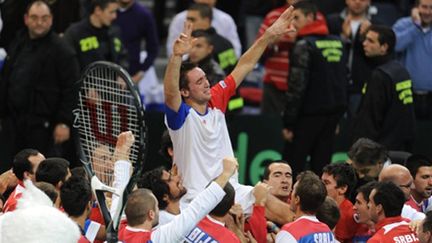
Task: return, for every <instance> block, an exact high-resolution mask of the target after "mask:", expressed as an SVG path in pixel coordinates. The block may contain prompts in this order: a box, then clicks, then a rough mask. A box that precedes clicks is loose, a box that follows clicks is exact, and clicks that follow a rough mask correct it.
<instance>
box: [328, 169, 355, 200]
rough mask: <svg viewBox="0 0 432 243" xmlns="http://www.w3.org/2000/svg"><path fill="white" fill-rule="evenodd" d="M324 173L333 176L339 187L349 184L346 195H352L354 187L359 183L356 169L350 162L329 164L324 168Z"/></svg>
mask: <svg viewBox="0 0 432 243" xmlns="http://www.w3.org/2000/svg"><path fill="white" fill-rule="evenodd" d="M323 173H327V174H329V175H332V176H333V178H334V179H335V181H336V187H337V188H340V187H343V186H347V190H346V192H345V197H347V198H348V197H350V195H351V192H352V190H353V188H354V187H355V185H356V184H357V176H356V173H355V170H354V168H353V167H352V166H351V165H350V164H347V163H341V164H328V165H326V166H325V167H324V168H323Z"/></svg>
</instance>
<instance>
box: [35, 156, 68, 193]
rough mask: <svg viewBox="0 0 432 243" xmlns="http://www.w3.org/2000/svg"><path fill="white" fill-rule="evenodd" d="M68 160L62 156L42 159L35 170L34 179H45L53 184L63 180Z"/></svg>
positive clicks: (55, 184) (65, 175)
mask: <svg viewBox="0 0 432 243" xmlns="http://www.w3.org/2000/svg"><path fill="white" fill-rule="evenodd" d="M68 169H69V162H68V161H67V160H65V159H63V158H48V159H45V160H44V161H42V162H41V163H40V164H39V166H38V168H37V170H36V181H45V182H48V183H50V184H52V185H53V186H57V184H58V183H59V182H65V180H66V177H67V175H68Z"/></svg>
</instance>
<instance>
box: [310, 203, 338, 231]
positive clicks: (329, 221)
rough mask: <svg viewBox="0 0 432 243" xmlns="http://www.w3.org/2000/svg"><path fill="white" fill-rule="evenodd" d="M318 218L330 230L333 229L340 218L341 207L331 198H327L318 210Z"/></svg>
mask: <svg viewBox="0 0 432 243" xmlns="http://www.w3.org/2000/svg"><path fill="white" fill-rule="evenodd" d="M316 217H317V219H318V220H319V221H321V222H323V223H324V224H326V225H327V226H328V227H329V228H330V229H333V228H334V227H335V226H336V224H337V222H338V221H339V218H340V212H339V207H338V205H337V204H336V201H335V200H334V199H333V198H331V197H326V199H325V200H324V202H323V204H322V205H321V207H320V208H319V209H318V211H317V213H316Z"/></svg>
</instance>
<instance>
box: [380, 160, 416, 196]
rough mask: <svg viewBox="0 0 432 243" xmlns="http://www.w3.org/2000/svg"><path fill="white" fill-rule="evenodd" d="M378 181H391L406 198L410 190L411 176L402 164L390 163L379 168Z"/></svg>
mask: <svg viewBox="0 0 432 243" xmlns="http://www.w3.org/2000/svg"><path fill="white" fill-rule="evenodd" d="M379 181H380V182H387V181H389V182H393V183H394V184H396V185H397V186H398V187H399V188H400V189H402V191H403V192H404V194H405V197H406V198H407V199H408V198H409V195H410V192H411V185H412V182H413V178H412V176H411V174H410V172H409V170H408V169H407V168H406V167H405V166H402V165H398V164H392V165H389V166H387V167H385V168H383V169H382V170H381V173H380V174H379Z"/></svg>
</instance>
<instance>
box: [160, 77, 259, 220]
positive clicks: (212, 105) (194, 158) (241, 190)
mask: <svg viewBox="0 0 432 243" xmlns="http://www.w3.org/2000/svg"><path fill="white" fill-rule="evenodd" d="M235 88H236V83H235V81H234V79H233V77H232V76H228V77H227V78H225V80H223V81H220V82H219V83H218V84H217V85H215V86H214V87H212V89H211V95H212V98H211V100H210V102H209V104H208V108H207V112H206V113H205V114H199V113H198V112H197V111H195V110H194V109H193V108H192V107H190V106H188V105H187V104H186V103H184V102H182V104H181V105H180V108H179V110H178V111H177V112H176V111H173V110H171V109H169V108H168V107H167V108H166V120H165V122H166V123H167V126H168V130H169V134H170V136H171V140H172V142H173V149H174V163H175V164H176V165H177V167H178V171H179V173H180V175H181V177H182V179H183V185H184V186H185V187H186V188H187V190H188V192H187V194H186V195H184V196H183V197H182V198H181V204H182V205H181V207H182V208H183V207H184V206H185V204H186V205H187V204H188V203H189V202H190V201H191V200H192V199H193V198H194V197H196V195H197V194H198V193H200V192H201V191H203V190H204V189H205V187H206V186H207V185H208V184H209V183H210V182H211V181H212V180H213V179H215V178H216V177H217V176H218V175H219V174H220V173H221V172H222V170H223V168H222V166H223V163H222V159H223V158H224V157H227V156H234V153H233V149H232V146H231V141H230V137H229V133H228V129H227V125H226V122H225V114H224V112H225V110H226V107H227V104H228V101H229V99H230V97H231V96H232V95H233V94H234V93H235ZM230 183H231V184H232V185H233V187H234V189H235V190H236V202H238V203H240V204H242V206H243V210H245V211H246V210H247V211H250V212H251V209H252V207H251V205H252V204H253V202H254V199H253V196H252V195H251V193H250V192H251V190H252V187H249V186H243V185H240V184H239V183H238V173H235V174H234V175H233V176H232V177H231V180H230ZM249 209H250V210H249Z"/></svg>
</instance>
